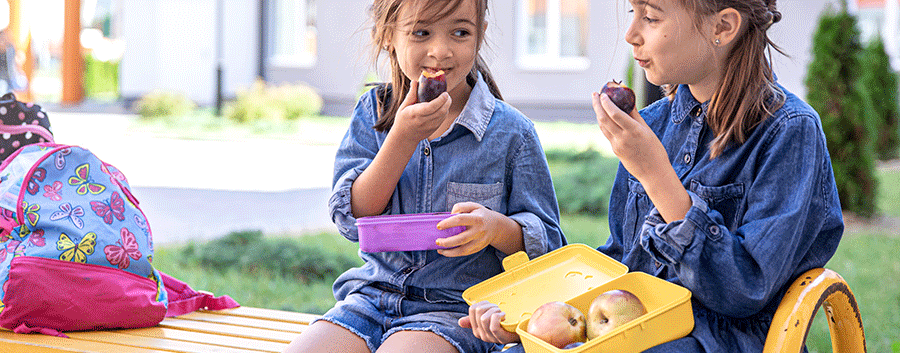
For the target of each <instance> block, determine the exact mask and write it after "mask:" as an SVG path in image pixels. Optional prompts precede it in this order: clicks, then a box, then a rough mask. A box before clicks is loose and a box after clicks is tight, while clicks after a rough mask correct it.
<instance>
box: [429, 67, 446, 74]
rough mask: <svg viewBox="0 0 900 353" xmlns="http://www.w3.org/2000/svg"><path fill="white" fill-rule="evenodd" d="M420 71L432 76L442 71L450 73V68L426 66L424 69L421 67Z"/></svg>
mask: <svg viewBox="0 0 900 353" xmlns="http://www.w3.org/2000/svg"><path fill="white" fill-rule="evenodd" d="M422 70H423V71H427V72H428V73H430V74H434V73H436V72H438V71H444V73H447V72H449V71H450V68H440V67H427V66H426V67H423V68H422Z"/></svg>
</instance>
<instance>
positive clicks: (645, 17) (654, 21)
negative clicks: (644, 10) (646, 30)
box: [644, 16, 659, 23]
mask: <svg viewBox="0 0 900 353" xmlns="http://www.w3.org/2000/svg"><path fill="white" fill-rule="evenodd" d="M644 21H645V22H647V23H656V22H657V21H659V20H657V19H654V18H650V17H647V16H644Z"/></svg>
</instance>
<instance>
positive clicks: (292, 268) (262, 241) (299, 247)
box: [182, 230, 362, 283]
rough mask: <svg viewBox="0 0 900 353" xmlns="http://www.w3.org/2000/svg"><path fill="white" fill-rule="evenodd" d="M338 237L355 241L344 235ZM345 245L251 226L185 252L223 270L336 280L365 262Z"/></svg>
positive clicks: (189, 257)
mask: <svg viewBox="0 0 900 353" xmlns="http://www.w3.org/2000/svg"><path fill="white" fill-rule="evenodd" d="M319 238H321V237H319ZM335 238H340V237H335ZM335 241H341V242H342V243H347V244H350V245H352V244H351V243H350V242H348V241H346V240H345V239H343V238H340V239H336V240H335ZM354 246H355V245H354ZM342 248H343V247H341V246H334V243H333V242H328V241H323V240H322V239H315V238H313V237H312V236H310V237H307V236H303V237H299V238H270V237H264V236H263V233H262V231H258V230H250V231H241V232H233V233H230V234H228V235H226V236H224V237H222V238H219V239H215V240H212V241H209V242H207V243H202V244H191V245H189V246H186V247H185V248H184V249H183V252H182V255H183V256H184V258H185V259H186V260H190V259H195V260H197V262H198V263H199V264H200V265H201V266H204V267H206V268H209V269H214V270H217V271H220V272H225V271H228V270H232V269H237V270H241V271H246V272H250V273H272V274H276V275H280V276H283V277H288V278H296V279H299V280H301V281H304V282H306V283H309V282H315V281H323V280H331V281H333V280H334V278H336V277H337V276H338V275H339V274H341V273H343V272H344V271H346V270H347V269H349V268H351V267H354V266H359V265H360V264H361V263H362V262H361V260H360V259H359V258H358V257H357V256H355V255H354V254H355V253H353V252H348V251H346V250H344V251H342Z"/></svg>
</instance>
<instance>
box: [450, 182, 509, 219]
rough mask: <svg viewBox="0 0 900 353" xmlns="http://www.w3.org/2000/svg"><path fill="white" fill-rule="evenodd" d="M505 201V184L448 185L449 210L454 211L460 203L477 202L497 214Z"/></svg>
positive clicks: (453, 183) (454, 183)
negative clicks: (503, 200)
mask: <svg viewBox="0 0 900 353" xmlns="http://www.w3.org/2000/svg"><path fill="white" fill-rule="evenodd" d="M502 199H503V183H494V184H474V183H456V182H452V181H451V182H449V183H448V184H447V209H448V210H452V209H453V205H455V204H457V203H460V202H476V203H479V204H481V205H482V206H485V207H487V208H490V209H492V210H494V211H497V212H502V210H500V204H501V202H500V201H502Z"/></svg>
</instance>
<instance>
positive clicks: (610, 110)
mask: <svg viewBox="0 0 900 353" xmlns="http://www.w3.org/2000/svg"><path fill="white" fill-rule="evenodd" d="M599 98H600V105H601V106H602V107H603V110H604V111H605V112H606V116H608V117H609V120H610V121H612V122H613V123H615V124H616V126H618V127H619V128H621V129H629V128H632V127H633V126H634V123H635V121H634V118H633V117H632V116H631V115H630V114H631V113H626V112H623V111H622V110H621V109H619V107H618V106H617V105H616V103H613V101H612V99H610V98H609V96H608V95H606V94H601V95H600V97H599ZM632 111H634V110H633V109H632ZM622 113H625V114H622Z"/></svg>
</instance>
